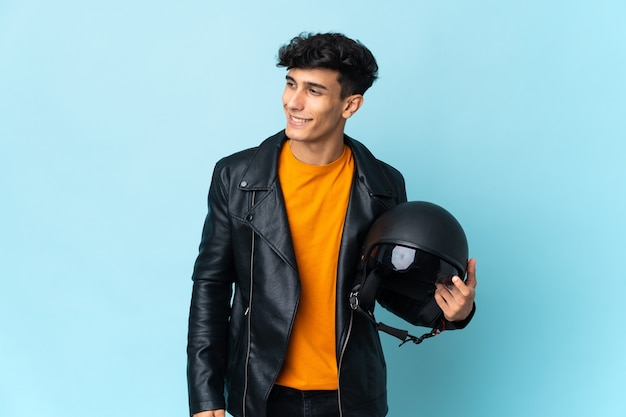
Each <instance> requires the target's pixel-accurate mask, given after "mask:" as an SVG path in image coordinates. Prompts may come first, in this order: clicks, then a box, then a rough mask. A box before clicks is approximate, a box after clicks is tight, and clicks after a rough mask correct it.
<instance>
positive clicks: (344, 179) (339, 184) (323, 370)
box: [276, 142, 354, 390]
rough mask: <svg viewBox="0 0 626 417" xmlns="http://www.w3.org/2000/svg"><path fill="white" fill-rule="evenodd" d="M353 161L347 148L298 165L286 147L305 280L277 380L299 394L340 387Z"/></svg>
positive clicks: (287, 195) (290, 207)
mask: <svg viewBox="0 0 626 417" xmlns="http://www.w3.org/2000/svg"><path fill="white" fill-rule="evenodd" d="M353 172H354V159H353V157H352V152H351V150H350V148H349V147H348V146H345V147H344V152H343V154H342V155H341V157H339V159H337V160H336V161H334V162H332V163H330V164H328V165H321V166H317V165H308V164H305V163H303V162H301V161H299V160H297V159H296V158H295V157H294V156H293V154H292V153H291V149H290V147H289V143H288V142H287V143H286V144H285V146H283V149H282V151H281V154H280V159H279V163H278V176H279V178H280V185H281V188H282V192H283V196H284V199H285V206H286V209H287V218H288V219H289V228H290V229H291V237H292V241H293V246H294V250H295V254H296V261H297V264H298V272H299V275H300V281H301V294H300V303H299V304H298V312H297V314H296V320H295V323H294V326H293V329H292V332H291V339H290V341H289V347H288V350H287V357H286V358H285V362H284V364H283V368H282V370H281V372H280V374H279V375H278V379H277V381H276V383H277V384H279V385H284V386H288V387H291V388H296V389H300V390H334V389H337V386H338V376H337V355H336V342H335V309H336V302H335V301H336V298H337V262H338V257H339V249H340V245H341V236H342V233H343V225H344V219H345V216H346V210H347V207H348V200H349V197H350V188H351V185H352V174H353Z"/></svg>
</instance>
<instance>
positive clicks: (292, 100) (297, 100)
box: [285, 90, 304, 110]
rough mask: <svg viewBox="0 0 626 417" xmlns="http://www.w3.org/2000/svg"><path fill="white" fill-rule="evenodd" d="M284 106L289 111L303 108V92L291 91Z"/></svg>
mask: <svg viewBox="0 0 626 417" xmlns="http://www.w3.org/2000/svg"><path fill="white" fill-rule="evenodd" d="M285 104H286V105H287V108H288V109H290V110H302V109H303V108H304V97H303V92H302V91H300V90H294V91H291V93H290V94H289V95H288V96H287V101H286V102H285Z"/></svg>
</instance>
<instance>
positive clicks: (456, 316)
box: [435, 259, 476, 321]
mask: <svg viewBox="0 0 626 417" xmlns="http://www.w3.org/2000/svg"><path fill="white" fill-rule="evenodd" d="M474 297H476V259H470V260H469V262H468V263H467V280H466V281H465V282H463V280H462V279H460V278H459V277H453V278H452V285H450V286H446V285H444V284H437V290H436V291H435V301H437V305H438V306H439V308H441V310H443V316H444V317H445V318H446V320H448V321H461V320H465V319H466V318H467V317H468V316H469V315H470V313H471V312H472V307H473V306H474Z"/></svg>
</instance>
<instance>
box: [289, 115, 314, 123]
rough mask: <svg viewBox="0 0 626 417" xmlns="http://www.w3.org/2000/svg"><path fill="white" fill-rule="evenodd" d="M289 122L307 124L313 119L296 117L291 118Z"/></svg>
mask: <svg viewBox="0 0 626 417" xmlns="http://www.w3.org/2000/svg"><path fill="white" fill-rule="evenodd" d="M289 120H291V121H292V122H294V123H299V124H300V123H307V122H310V121H311V120H313V119H302V118H300V117H295V116H289Z"/></svg>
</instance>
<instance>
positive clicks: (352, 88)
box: [276, 33, 378, 98]
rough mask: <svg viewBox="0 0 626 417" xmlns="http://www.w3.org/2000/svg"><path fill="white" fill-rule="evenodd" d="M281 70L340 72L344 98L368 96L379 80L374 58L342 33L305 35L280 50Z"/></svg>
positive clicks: (358, 43)
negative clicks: (284, 68)
mask: <svg viewBox="0 0 626 417" xmlns="http://www.w3.org/2000/svg"><path fill="white" fill-rule="evenodd" d="M276 66H278V67H287V69H291V68H301V69H314V68H328V69H333V70H338V71H339V77H338V79H337V81H339V84H340V85H341V96H342V98H345V97H348V96H349V95H352V94H364V93H365V91H367V89H368V88H370V87H371V86H372V84H373V83H374V81H375V80H376V78H378V64H377V63H376V59H374V55H372V53H371V52H370V50H369V49H367V48H366V47H365V45H363V44H362V43H360V42H359V41H355V40H352V39H350V38H348V37H346V36H345V35H343V34H341V33H317V34H311V33H302V34H300V35H299V36H296V37H295V38H293V39H292V40H291V42H289V43H288V44H286V45H283V46H282V47H281V48H280V49H279V50H278V63H277V64H276Z"/></svg>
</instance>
